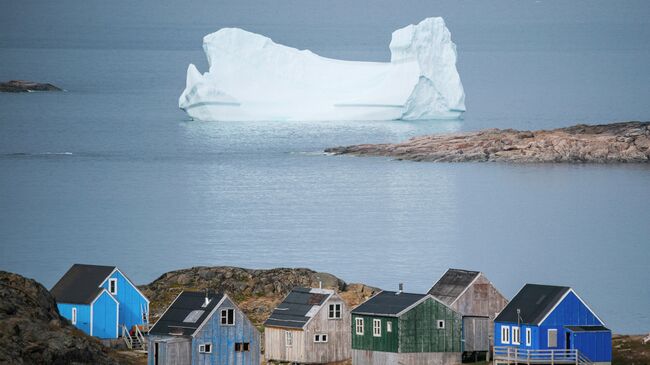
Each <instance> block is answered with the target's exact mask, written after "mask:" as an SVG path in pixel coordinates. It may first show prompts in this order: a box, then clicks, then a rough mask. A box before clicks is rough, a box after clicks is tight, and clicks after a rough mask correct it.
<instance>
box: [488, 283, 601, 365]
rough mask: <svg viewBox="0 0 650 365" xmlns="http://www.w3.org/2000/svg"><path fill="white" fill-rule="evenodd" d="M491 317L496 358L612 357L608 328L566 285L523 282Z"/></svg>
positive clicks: (569, 359)
mask: <svg viewBox="0 0 650 365" xmlns="http://www.w3.org/2000/svg"><path fill="white" fill-rule="evenodd" d="M494 321H495V326H494V339H495V348H494V360H495V362H497V363H498V362H499V360H505V359H506V358H510V362H512V361H513V356H516V357H517V358H520V360H521V361H523V362H526V358H527V357H529V356H530V357H532V358H535V357H537V358H539V357H548V358H549V359H550V357H551V356H553V358H554V362H555V363H561V362H563V361H564V362H571V363H577V360H580V359H582V360H586V361H589V362H593V363H603V364H608V363H611V361H612V332H611V331H610V330H609V329H607V328H606V327H605V324H604V323H603V321H602V320H601V319H600V318H599V317H598V315H596V313H594V311H593V310H592V309H591V308H589V306H588V305H587V304H586V303H585V302H584V301H583V300H582V299H581V298H580V297H579V296H578V294H576V292H575V291H574V290H573V289H571V288H569V287H565V286H551V285H536V284H526V285H525V286H524V287H523V288H522V289H521V290H520V291H519V293H518V294H517V295H516V296H515V297H514V298H513V299H512V301H510V303H509V304H508V305H507V306H506V307H505V308H504V309H503V311H501V313H499V315H498V316H497V317H496V319H495V320H494ZM515 349H516V351H515ZM539 350H544V351H539ZM548 350H555V351H548ZM531 354H532V355H531Z"/></svg>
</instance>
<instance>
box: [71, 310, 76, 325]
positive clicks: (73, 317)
mask: <svg viewBox="0 0 650 365" xmlns="http://www.w3.org/2000/svg"><path fill="white" fill-rule="evenodd" d="M70 322H72V324H74V325H76V324H77V308H76V307H72V318H71V319H70Z"/></svg>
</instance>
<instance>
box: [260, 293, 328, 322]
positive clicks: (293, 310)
mask: <svg viewBox="0 0 650 365" xmlns="http://www.w3.org/2000/svg"><path fill="white" fill-rule="evenodd" d="M333 294H334V291H332V290H327V289H312V288H294V289H293V290H292V291H291V292H290V293H289V294H288V295H287V296H286V297H285V298H284V300H283V301H282V303H280V304H279V305H278V306H277V307H276V308H275V309H274V310H273V313H271V316H270V317H269V319H267V320H266V322H264V325H265V326H275V327H288V328H303V327H304V326H305V324H307V322H309V320H310V319H311V317H313V316H314V315H316V313H318V311H319V310H320V308H321V306H322V305H323V303H325V302H326V301H327V299H329V297H330V296H332V295H333Z"/></svg>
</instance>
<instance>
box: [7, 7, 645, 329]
mask: <svg viewBox="0 0 650 365" xmlns="http://www.w3.org/2000/svg"><path fill="white" fill-rule="evenodd" d="M567 3H568V4H567ZM649 10H650V9H649V5H647V2H644V1H636V2H634V1H626V2H623V3H621V2H611V3H598V2H594V1H588V2H564V1H535V2H533V1H514V0H513V1H502V2H490V3H488V4H486V3H484V2H481V1H465V2H462V3H460V4H459V3H458V2H455V1H454V2H451V1H450V2H435V3H434V2H429V1H422V2H389V1H368V2H350V1H343V0H337V1H323V2H318V3H317V2H311V1H309V2H307V1H297V0H296V1H290V2H287V1H263V2H253V1H236V2H228V3H224V2H218V1H192V2H177V1H169V0H163V1H161V0H156V1H153V0H146V1H137V2H133V1H123V0H120V1H110V2H105V1H103V2H100V1H70V0H62V1H57V2H51V1H45V0H40V1H22V2H11V3H7V4H4V6H3V11H2V12H0V80H6V79H14V78H23V79H30V80H37V81H47V82H52V83H55V84H57V85H59V86H61V87H63V88H65V89H67V90H68V92H65V93H51V94H44V93H41V94H16V95H13V94H3V95H0V171H1V172H0V208H1V209H0V268H1V269H4V270H10V271H15V272H18V273H21V274H23V275H26V276H29V277H33V278H35V279H37V280H39V281H41V282H43V283H44V284H45V285H47V286H51V285H52V284H54V282H55V281H56V280H57V278H58V277H59V276H60V275H61V274H63V272H64V271H65V270H66V269H67V268H68V267H69V266H70V265H71V264H73V263H75V262H85V263H98V264H115V265H118V266H120V268H122V269H123V270H124V271H125V272H127V273H128V274H129V275H130V276H131V277H132V278H133V279H134V280H135V281H137V282H138V283H146V282H149V281H151V280H153V279H155V278H156V277H157V276H158V275H160V274H162V273H164V272H166V271H168V270H172V269H178V268H185V267H189V266H194V265H237V266H244V267H253V268H270V267H277V266H300V267H310V268H314V269H316V270H323V271H328V272H332V273H334V274H336V275H339V276H340V277H342V278H343V279H345V280H347V281H351V282H364V283H368V284H371V285H376V286H380V287H385V288H395V287H396V286H397V283H398V282H404V283H405V284H406V288H407V290H409V291H425V290H427V289H428V288H429V287H430V285H431V284H432V283H433V282H434V281H435V280H436V279H437V278H438V277H439V276H440V275H441V274H442V273H443V272H444V271H445V270H446V269H447V268H448V267H461V268H470V269H477V270H482V271H484V272H485V273H487V275H488V276H489V277H490V279H492V281H493V282H494V283H495V284H496V285H497V286H498V287H499V288H500V289H501V290H502V291H503V293H504V294H506V295H507V296H512V295H514V294H515V293H516V291H517V290H518V289H519V288H520V287H521V286H522V285H523V284H524V283H525V282H535V283H552V284H561V285H570V286H573V287H574V288H575V289H576V290H577V291H578V292H579V293H580V294H581V295H582V296H583V297H584V298H585V299H586V300H587V301H588V302H589V303H590V305H591V306H592V307H593V308H594V309H595V310H596V311H597V312H598V313H599V315H600V316H601V317H602V318H604V319H605V321H606V322H607V324H608V325H609V326H610V327H612V328H613V329H614V331H617V332H626V333H633V332H648V331H649V330H650V315H648V307H650V285H648V275H649V273H650V269H649V267H650V265H649V262H650V213H649V212H648V207H649V203H650V168H649V167H648V166H639V165H619V166H585V165H577V166H567V165H532V166H508V165H499V164H427V163H412V162H398V161H391V160H389V159H378V158H354V157H332V156H324V155H322V154H320V153H319V151H322V150H323V149H324V148H326V147H329V146H336V145H344V144H352V143H362V142H385V141H399V140H403V139H405V138H408V137H410V136H415V135H420V134H425V133H433V132H445V131H459V130H473V129H480V128H488V127H513V128H523V129H538V128H549V127H557V126H565V125H571V124H575V123H582V122H586V123H595V122H611V121H617V120H648V119H649V118H650V103H648V100H650V87H648V85H650V72H649V71H648V60H650V24H649V20H648V17H647V15H648V14H649V13H650V11H649ZM434 15H441V16H444V17H445V19H446V20H447V24H448V26H449V28H450V29H451V31H452V37H453V39H454V41H455V42H456V43H457V45H458V51H459V65H458V67H459V71H460V74H461V78H462V80H463V84H464V86H465V90H466V93H467V108H468V112H467V114H466V115H465V119H464V120H462V121H452V122H450V121H445V122H441V121H427V122H413V123H412V122H336V123H299V122H296V123H277V122H268V123H198V122H192V121H189V120H188V118H187V117H186V116H185V114H184V113H183V112H181V111H179V110H178V109H177V98H178V96H179V94H180V92H181V91H182V89H183V87H184V82H185V70H186V67H187V64H188V63H190V62H194V63H196V64H198V65H199V68H200V69H202V70H203V71H205V68H206V62H205V59H204V56H203V54H202V51H201V38H202V36H203V35H205V34H207V33H209V32H212V31H215V30H217V29H218V28H220V27H224V26H239V27H243V28H245V29H248V30H251V31H255V32H260V33H263V34H266V35H269V36H271V37H272V38H273V39H274V40H276V41H278V42H281V43H285V44H289V45H292V46H295V47H299V48H309V49H312V50H313V51H315V52H317V53H320V54H323V55H325V56H330V57H338V58H345V59H360V60H377V61H381V60H388V58H389V52H388V42H389V40H390V33H391V32H392V30H394V29H396V28H399V27H401V26H403V25H405V24H409V23H412V22H417V21H419V20H421V18H423V17H424V16H434Z"/></svg>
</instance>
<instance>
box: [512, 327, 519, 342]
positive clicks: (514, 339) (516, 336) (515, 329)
mask: <svg viewBox="0 0 650 365" xmlns="http://www.w3.org/2000/svg"><path fill="white" fill-rule="evenodd" d="M510 333H511V334H512V344H513V345H519V344H521V329H520V328H519V327H517V326H512V330H511V332H510Z"/></svg>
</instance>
